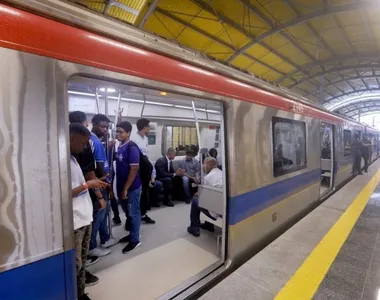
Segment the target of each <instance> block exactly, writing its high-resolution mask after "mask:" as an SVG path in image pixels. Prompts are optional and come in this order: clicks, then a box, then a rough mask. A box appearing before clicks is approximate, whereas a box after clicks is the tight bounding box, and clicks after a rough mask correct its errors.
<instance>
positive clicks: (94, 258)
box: [86, 256, 99, 267]
mask: <svg viewBox="0 0 380 300" xmlns="http://www.w3.org/2000/svg"><path fill="white" fill-rule="evenodd" d="M98 261H99V257H98V256H87V260H86V267H88V266H91V265H93V264H96V263H97V262H98Z"/></svg>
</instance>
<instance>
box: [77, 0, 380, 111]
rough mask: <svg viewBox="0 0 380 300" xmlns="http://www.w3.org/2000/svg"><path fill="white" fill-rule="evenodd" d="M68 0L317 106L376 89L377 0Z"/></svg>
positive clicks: (379, 71) (379, 62)
mask: <svg viewBox="0 0 380 300" xmlns="http://www.w3.org/2000/svg"><path fill="white" fill-rule="evenodd" d="M71 1H72V2H75V3H77V4H81V5H84V6H86V7H87V8H89V9H91V10H93V11H94V12H96V13H101V14H104V15H106V16H108V17H113V18H116V19H118V20H122V21H124V22H126V23H128V24H131V25H133V26H136V27H139V28H141V29H143V30H146V31H148V32H151V33H154V34H157V35H159V36H161V37H164V38H165V39H168V40H172V41H173V42H175V43H178V44H180V45H183V46H184V47H186V48H192V49H194V50H196V51H200V52H203V53H205V54H206V55H207V56H209V57H210V58H212V59H216V60H218V61H220V62H221V63H225V64H227V65H230V66H231V67H235V68H238V69H241V70H245V71H248V72H251V73H253V75H256V76H258V77H261V78H262V79H265V80H268V81H271V82H273V83H275V84H280V85H282V86H285V87H287V88H289V89H291V90H293V91H294V92H297V93H299V94H301V95H303V96H306V97H307V98H308V99H310V101H312V102H316V103H318V104H325V103H329V102H330V103H331V102H332V101H333V102H337V101H345V99H348V98H349V97H350V96H357V95H358V94H360V95H362V96H363V95H364V96H365V95H367V94H368V95H374V94H375V93H376V92H380V84H379V79H378V76H379V75H380V55H379V54H378V53H379V50H380V22H379V17H378V16H379V13H380V0H228V1H223V0H71ZM362 77H363V78H362ZM361 78H362V79H361ZM358 89H359V92H356V90H358ZM379 99H380V96H379ZM378 106H379V105H378Z"/></svg>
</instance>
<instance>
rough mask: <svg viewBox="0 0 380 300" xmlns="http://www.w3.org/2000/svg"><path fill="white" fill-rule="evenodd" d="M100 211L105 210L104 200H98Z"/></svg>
mask: <svg viewBox="0 0 380 300" xmlns="http://www.w3.org/2000/svg"><path fill="white" fill-rule="evenodd" d="M99 204H100V209H104V208H106V200H104V198H101V199H99Z"/></svg>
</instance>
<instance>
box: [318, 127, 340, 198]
mask: <svg viewBox="0 0 380 300" xmlns="http://www.w3.org/2000/svg"><path fill="white" fill-rule="evenodd" d="M323 127H328V128H330V132H329V139H330V149H329V150H330V159H329V160H330V162H328V161H327V160H328V159H324V158H322V150H323V144H322V142H323V141H322V138H321V140H320V147H321V149H320V153H321V156H320V168H321V181H322V180H323V179H324V178H330V183H329V187H328V189H327V190H324V191H322V189H321V183H320V189H319V197H320V198H322V197H324V196H326V195H327V194H329V193H330V192H331V191H333V190H334V179H335V168H334V165H335V147H334V143H335V131H336V128H335V125H334V124H332V123H328V122H323V121H321V122H320V129H319V130H320V134H321V133H322V128H323ZM320 136H321V135H320ZM323 160H326V161H325V164H324V162H323ZM323 165H325V167H324V166H323ZM327 166H329V169H327ZM324 168H325V169H324ZM323 170H325V171H326V172H325V173H326V174H325V175H323V174H324V173H322V171H323ZM328 170H329V171H328Z"/></svg>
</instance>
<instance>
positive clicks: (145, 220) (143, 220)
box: [141, 215, 156, 224]
mask: <svg viewBox="0 0 380 300" xmlns="http://www.w3.org/2000/svg"><path fill="white" fill-rule="evenodd" d="M141 222H145V223H146V224H155V223H156V221H154V220H152V219H151V218H149V217H148V215H145V216H143V217H142V218H141Z"/></svg>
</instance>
